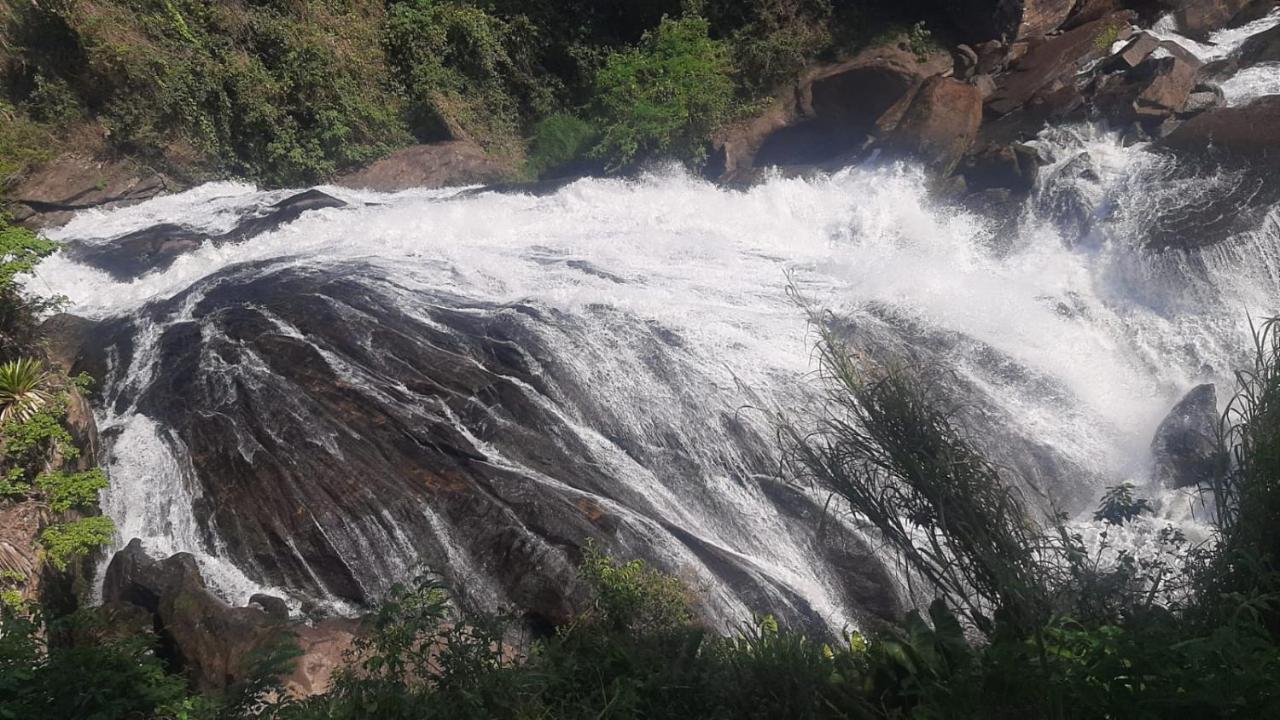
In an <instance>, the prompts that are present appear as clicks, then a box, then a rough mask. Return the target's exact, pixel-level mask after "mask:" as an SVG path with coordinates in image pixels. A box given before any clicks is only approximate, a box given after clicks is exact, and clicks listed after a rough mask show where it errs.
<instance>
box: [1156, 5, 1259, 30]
mask: <svg viewBox="0 0 1280 720" xmlns="http://www.w3.org/2000/svg"><path fill="white" fill-rule="evenodd" d="M1250 2H1251V0H1180V3H1179V5H1178V8H1177V9H1176V10H1175V11H1174V17H1175V18H1177V20H1178V27H1179V28H1181V29H1182V31H1183V32H1184V33H1186V34H1187V35H1188V36H1189V37H1193V38H1197V39H1204V38H1206V37H1208V35H1209V33H1211V32H1213V31H1214V30H1218V29H1220V28H1224V27H1226V26H1227V25H1228V24H1230V23H1231V21H1232V20H1233V19H1235V17H1236V15H1238V14H1240V12H1241V11H1242V10H1244V9H1245V8H1246V7H1248V5H1249V4H1250Z"/></svg>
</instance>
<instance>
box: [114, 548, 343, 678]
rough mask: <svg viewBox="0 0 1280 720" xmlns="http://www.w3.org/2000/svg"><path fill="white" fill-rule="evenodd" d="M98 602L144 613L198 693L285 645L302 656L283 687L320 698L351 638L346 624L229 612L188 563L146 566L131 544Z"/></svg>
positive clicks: (253, 610)
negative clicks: (294, 647) (295, 647)
mask: <svg viewBox="0 0 1280 720" xmlns="http://www.w3.org/2000/svg"><path fill="white" fill-rule="evenodd" d="M103 601H104V603H106V604H107V605H108V606H112V607H137V608H141V609H142V610H144V611H146V612H148V613H150V615H151V616H152V617H153V620H154V624H155V626H156V627H157V628H158V629H159V632H160V637H161V641H162V643H163V645H164V647H166V648H167V649H168V652H170V653H172V655H173V657H172V658H171V659H172V660H174V661H175V662H176V663H177V665H178V666H179V667H180V668H181V669H182V670H183V671H184V672H185V673H186V674H187V675H188V677H190V678H191V680H192V682H194V683H195V685H196V686H197V687H198V688H200V689H201V690H203V691H216V690H223V689H225V688H227V687H228V686H230V685H232V684H233V683H235V682H236V681H238V680H240V679H241V678H243V677H245V674H246V673H247V672H248V671H249V670H250V669H251V668H250V667H249V666H248V665H247V664H246V662H247V660H246V659H247V658H250V657H251V656H252V654H253V653H254V652H255V651H258V650H262V649H265V648H267V647H269V646H271V645H272V644H277V643H281V642H285V641H286V640H289V639H292V640H293V641H294V642H296V643H297V644H298V646H299V649H301V650H302V656H301V657H300V658H299V659H298V660H297V664H296V666H295V669H294V671H293V672H292V673H291V674H290V675H289V676H288V677H286V678H285V679H284V680H285V687H286V688H287V689H289V690H292V691H294V692H295V693H296V694H299V695H301V696H306V695H311V694H315V693H320V692H324V691H325V690H326V689H327V688H328V686H329V681H330V679H331V678H332V675H333V672H334V670H336V669H337V668H338V667H340V666H341V661H342V653H343V651H345V650H346V649H347V648H349V647H351V644H352V642H353V640H354V638H355V637H356V633H357V632H358V623H356V622H355V621H351V620H325V621H322V622H320V623H317V624H315V625H302V624H290V623H288V615H287V610H286V611H285V616H284V617H280V616H279V615H278V614H277V615H272V614H268V613H267V612H264V611H263V610H261V609H259V608H257V607H243V608H237V607H231V606H230V605H228V604H227V603H225V602H223V601H222V600H220V599H219V598H218V597H217V596H216V595H214V594H213V593H212V592H211V591H209V589H208V588H207V587H206V586H205V583H204V579H203V578H202V577H201V575H200V569H199V568H198V567H197V566H196V563H195V559H194V558H192V557H191V555H188V554H186V553H179V554H177V555H174V556H172V557H170V558H168V559H166V560H154V559H152V558H151V557H149V556H147V554H146V552H145V551H144V550H143V548H142V544H141V543H140V542H139V541H138V540H137V539H134V540H132V541H131V542H130V543H129V545H128V546H127V547H125V549H123V550H121V551H120V552H118V553H116V555H115V557H114V558H112V559H111V564H110V565H108V566H107V572H106V575H105V576H104V578H103ZM277 609H278V608H277Z"/></svg>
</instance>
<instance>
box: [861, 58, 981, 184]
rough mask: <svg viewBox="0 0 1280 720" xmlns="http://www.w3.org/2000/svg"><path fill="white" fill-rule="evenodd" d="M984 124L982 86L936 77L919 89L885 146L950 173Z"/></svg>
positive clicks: (943, 172) (932, 167) (933, 168)
mask: <svg viewBox="0 0 1280 720" xmlns="http://www.w3.org/2000/svg"><path fill="white" fill-rule="evenodd" d="M981 124H982V91H981V90H979V89H978V88H977V87H976V86H974V85H971V84H969V83H966V82H961V81H960V80H956V79H955V78H944V77H933V78H929V79H928V80H927V81H925V83H924V85H923V86H922V87H921V88H920V90H919V91H918V92H917V93H916V96H915V98H914V99H913V100H912V101H911V105H910V106H909V107H908V108H907V111H906V113H905V114H904V115H903V116H902V119H901V120H900V121H899V122H898V124H897V125H896V126H895V127H894V129H893V131H892V132H891V133H890V134H889V137H888V138H887V140H886V142H885V144H884V147H885V149H886V150H887V151H889V152H892V153H896V154H901V155H904V156H907V157H911V158H913V159H915V160H918V161H920V162H921V163H924V164H925V165H926V166H928V167H929V168H930V169H932V170H934V171H936V172H938V173H939V174H941V175H948V174H950V173H951V171H952V170H954V169H955V167H956V164H957V163H959V162H960V158H962V157H964V155H965V153H967V152H968V151H969V149H970V148H971V147H972V146H973V141H974V139H975V138H977V136H978V128H979V127H980V126H981Z"/></svg>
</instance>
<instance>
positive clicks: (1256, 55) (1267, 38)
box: [1238, 25, 1280, 65]
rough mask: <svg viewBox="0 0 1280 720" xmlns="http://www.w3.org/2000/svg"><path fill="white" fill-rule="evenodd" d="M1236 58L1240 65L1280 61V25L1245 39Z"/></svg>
mask: <svg viewBox="0 0 1280 720" xmlns="http://www.w3.org/2000/svg"><path fill="white" fill-rule="evenodd" d="M1238 58H1239V60H1240V64H1241V65H1254V64H1256V63H1261V62H1280V25H1277V26H1275V27H1273V28H1271V29H1270V30H1267V31H1265V32H1260V33H1258V34H1257V35H1254V36H1253V37H1251V38H1249V39H1248V40H1245V41H1244V45H1241V46H1240V54H1239V55H1238Z"/></svg>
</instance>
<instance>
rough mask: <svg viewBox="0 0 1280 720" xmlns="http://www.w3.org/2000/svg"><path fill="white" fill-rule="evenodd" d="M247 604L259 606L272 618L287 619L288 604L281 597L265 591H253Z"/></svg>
mask: <svg viewBox="0 0 1280 720" xmlns="http://www.w3.org/2000/svg"><path fill="white" fill-rule="evenodd" d="M249 604H250V605H256V606H257V607H259V608H261V609H262V611H263V612H265V613H266V614H267V617H270V618H272V619H274V620H288V619H289V604H288V603H286V602H285V601H284V599H283V598H278V597H276V596H275V595H267V594H266V593H254V595H253V596H251V597H250V598H249Z"/></svg>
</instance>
